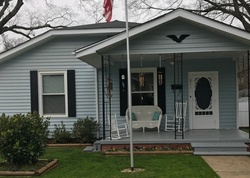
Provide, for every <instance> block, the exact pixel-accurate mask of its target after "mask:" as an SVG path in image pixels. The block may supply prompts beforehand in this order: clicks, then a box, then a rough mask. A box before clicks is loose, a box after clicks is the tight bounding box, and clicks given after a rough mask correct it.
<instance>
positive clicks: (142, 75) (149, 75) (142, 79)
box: [131, 68, 157, 106]
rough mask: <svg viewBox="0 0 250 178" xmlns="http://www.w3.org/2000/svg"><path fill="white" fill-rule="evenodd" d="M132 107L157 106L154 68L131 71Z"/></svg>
mask: <svg viewBox="0 0 250 178" xmlns="http://www.w3.org/2000/svg"><path fill="white" fill-rule="evenodd" d="M131 90H132V105H133V106H134V105H157V80H156V69H155V68H137V69H131Z"/></svg>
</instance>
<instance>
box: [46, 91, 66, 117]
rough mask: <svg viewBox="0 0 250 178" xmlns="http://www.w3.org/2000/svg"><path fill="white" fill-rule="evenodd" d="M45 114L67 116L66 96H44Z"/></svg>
mask: <svg viewBox="0 0 250 178" xmlns="http://www.w3.org/2000/svg"><path fill="white" fill-rule="evenodd" d="M43 114H44V115H48V114H65V96H64V95H60V96H51V95H49V96H43Z"/></svg>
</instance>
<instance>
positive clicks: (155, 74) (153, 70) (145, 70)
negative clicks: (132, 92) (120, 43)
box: [131, 67, 158, 106]
mask: <svg viewBox="0 0 250 178" xmlns="http://www.w3.org/2000/svg"><path fill="white" fill-rule="evenodd" d="M140 72H151V73H153V78H154V105H155V106H157V105H158V93H157V68H153V67H150V68H131V73H140Z"/></svg>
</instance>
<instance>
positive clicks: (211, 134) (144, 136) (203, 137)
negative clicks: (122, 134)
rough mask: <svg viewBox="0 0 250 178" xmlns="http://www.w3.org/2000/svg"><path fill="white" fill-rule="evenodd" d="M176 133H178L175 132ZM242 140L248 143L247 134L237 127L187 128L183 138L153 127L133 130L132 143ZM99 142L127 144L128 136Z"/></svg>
mask: <svg viewBox="0 0 250 178" xmlns="http://www.w3.org/2000/svg"><path fill="white" fill-rule="evenodd" d="M177 134H180V133H178V132H177ZM204 141H205V142H241V143H242V142H243V143H250V139H249V134H248V133H246V132H243V131H241V130H239V129H219V130H187V131H185V132H184V139H182V137H181V136H177V138H176V139H175V133H174V131H167V132H166V131H160V132H157V131H156V130H153V129H146V130H145V132H142V130H140V129H138V130H133V143H134V144H163V143H193V142H204ZM100 144H129V138H122V139H119V140H110V139H105V140H101V141H100Z"/></svg>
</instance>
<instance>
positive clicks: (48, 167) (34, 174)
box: [0, 159, 59, 176]
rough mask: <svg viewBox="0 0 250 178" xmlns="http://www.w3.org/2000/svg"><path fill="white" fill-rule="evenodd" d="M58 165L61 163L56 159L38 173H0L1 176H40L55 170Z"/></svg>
mask: <svg viewBox="0 0 250 178" xmlns="http://www.w3.org/2000/svg"><path fill="white" fill-rule="evenodd" d="M58 164H59V161H58V160H57V159H54V160H53V161H51V162H49V163H48V164H47V165H45V166H43V167H42V168H40V169H39V170H37V171H0V176H40V175H42V174H44V173H45V172H47V171H49V170H51V169H53V168H55V167H56V166H57V165H58Z"/></svg>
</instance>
